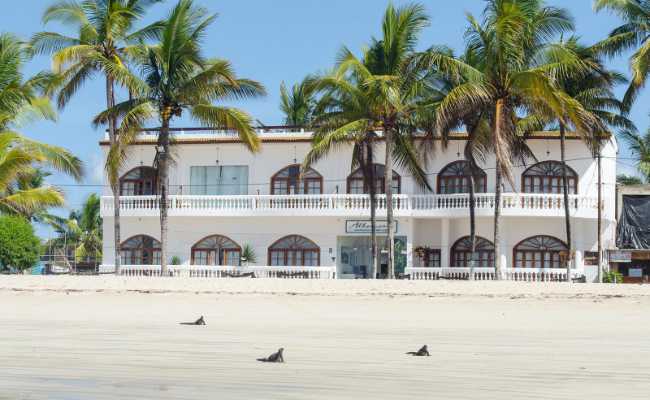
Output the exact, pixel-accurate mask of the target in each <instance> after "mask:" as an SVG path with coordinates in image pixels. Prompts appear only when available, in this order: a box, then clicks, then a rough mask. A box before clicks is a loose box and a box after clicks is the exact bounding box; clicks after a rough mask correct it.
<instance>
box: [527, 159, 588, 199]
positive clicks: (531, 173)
mask: <svg viewBox="0 0 650 400" xmlns="http://www.w3.org/2000/svg"><path fill="white" fill-rule="evenodd" d="M566 168H567V180H568V183H569V194H578V174H576V172H575V171H574V170H573V169H571V167H569V166H567V167H566ZM562 169H563V165H562V163H561V162H559V161H542V162H540V163H537V164H535V165H533V166H531V167H529V168H528V169H527V170H525V171H524V173H523V174H522V182H521V186H522V191H523V192H524V193H562Z"/></svg>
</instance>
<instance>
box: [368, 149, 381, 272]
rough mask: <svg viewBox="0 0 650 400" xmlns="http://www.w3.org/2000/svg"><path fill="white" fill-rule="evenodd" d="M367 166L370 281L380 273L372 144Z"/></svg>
mask: <svg viewBox="0 0 650 400" xmlns="http://www.w3.org/2000/svg"><path fill="white" fill-rule="evenodd" d="M366 154H367V156H366V166H365V168H367V172H366V175H367V178H366V183H365V184H366V187H367V188H368V193H369V195H370V251H371V252H372V255H371V258H372V261H371V264H372V265H371V266H370V274H369V275H370V279H375V278H377V271H379V268H378V267H379V266H378V261H379V257H378V256H377V190H376V189H377V188H376V187H375V165H374V162H373V161H374V160H373V154H372V143H367V144H366Z"/></svg>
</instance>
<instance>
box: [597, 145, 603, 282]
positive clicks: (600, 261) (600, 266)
mask: <svg viewBox="0 0 650 400" xmlns="http://www.w3.org/2000/svg"><path fill="white" fill-rule="evenodd" d="M600 160H601V156H600V138H599V139H598V153H597V161H598V162H597V164H598V283H603V271H602V269H603V241H602V237H601V231H602V217H603V199H602V197H603V195H602V179H603V177H602V170H601V167H600Z"/></svg>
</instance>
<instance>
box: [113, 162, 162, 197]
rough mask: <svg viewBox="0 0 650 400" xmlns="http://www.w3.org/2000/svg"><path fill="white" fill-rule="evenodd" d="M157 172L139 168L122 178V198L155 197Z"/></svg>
mask: <svg viewBox="0 0 650 400" xmlns="http://www.w3.org/2000/svg"><path fill="white" fill-rule="evenodd" d="M156 184H157V171H156V169H154V168H151V167H138V168H134V169H132V170H131V171H129V172H127V173H126V174H124V176H122V178H120V196H153V195H155V194H156V191H157V190H156Z"/></svg>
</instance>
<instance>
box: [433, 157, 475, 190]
mask: <svg viewBox="0 0 650 400" xmlns="http://www.w3.org/2000/svg"><path fill="white" fill-rule="evenodd" d="M458 165H463V167H461V168H462V170H463V171H467V172H469V163H468V162H467V161H465V160H458V161H453V162H450V163H449V164H447V165H445V166H444V167H443V168H442V169H441V170H440V172H439V173H438V181H437V187H436V190H437V193H438V194H464V193H469V189H468V190H467V191H462V192H454V193H443V192H442V186H443V185H442V184H443V182H445V183H446V184H445V187H450V186H454V187H456V186H457V185H456V184H455V182H453V181H455V180H457V179H460V180H461V188H462V187H468V188H469V177H470V175H469V173H467V174H464V175H458V174H456V175H445V172H446V171H449V170H451V169H452V168H456V166H458ZM479 175H480V176H478V178H479V181H478V182H476V181H475V182H474V186H475V192H476V193H486V192H487V174H486V173H485V171H483V170H481V171H480V173H479ZM450 181H452V182H453V183H454V185H449V184H448V183H449V182H450ZM465 181H467V182H465ZM465 183H466V184H465ZM477 186H479V189H478V190H477V189H476V187H477Z"/></svg>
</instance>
